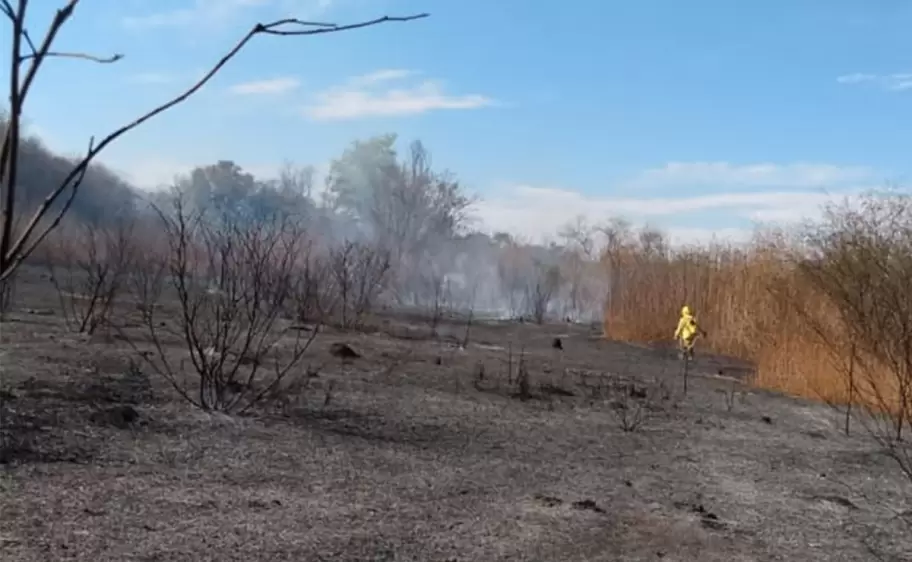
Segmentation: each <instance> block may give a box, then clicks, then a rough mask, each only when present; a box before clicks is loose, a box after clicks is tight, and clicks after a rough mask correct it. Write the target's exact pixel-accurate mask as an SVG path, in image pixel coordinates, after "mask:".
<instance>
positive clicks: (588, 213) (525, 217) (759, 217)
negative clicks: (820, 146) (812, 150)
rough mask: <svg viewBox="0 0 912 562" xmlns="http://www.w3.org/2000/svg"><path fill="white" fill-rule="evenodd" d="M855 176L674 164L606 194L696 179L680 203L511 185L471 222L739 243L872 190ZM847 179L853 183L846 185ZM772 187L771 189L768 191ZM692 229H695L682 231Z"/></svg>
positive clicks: (850, 170)
mask: <svg viewBox="0 0 912 562" xmlns="http://www.w3.org/2000/svg"><path fill="white" fill-rule="evenodd" d="M862 170H864V169H863V168H857V167H846V168H842V167H839V166H832V165H824V164H820V165H811V164H789V165H774V164H755V165H746V166H737V165H734V164H728V163H722V162H719V163H714V164H711V165H709V164H706V163H699V162H696V163H686V162H678V163H671V164H668V165H666V166H663V167H661V168H657V169H652V170H646V171H644V172H642V173H640V174H638V175H637V176H636V177H634V178H631V179H630V180H628V181H626V182H621V184H619V185H618V186H615V189H614V190H613V192H614V193H619V192H621V193H627V192H629V189H627V188H629V187H630V186H640V187H641V188H647V187H648V188H650V189H654V190H666V189H667V190H669V191H675V190H673V189H671V188H674V187H676V186H682V185H693V182H694V180H695V179H699V180H700V185H701V186H702V189H701V190H699V191H693V192H692V193H693V195H690V194H688V191H689V190H684V191H683V194H682V195H677V196H671V197H649V196H646V197H635V196H634V197H628V196H618V195H606V196H600V195H587V194H584V193H581V192H579V191H575V190H572V189H566V188H549V187H535V186H529V185H514V186H510V187H508V188H507V189H505V190H502V191H500V192H498V193H496V194H494V195H493V196H489V197H485V198H484V200H482V201H481V202H479V204H478V205H477V207H476V212H475V214H476V217H477V218H478V219H479V221H480V222H481V224H482V225H483V227H484V228H485V229H486V230H489V231H494V230H504V231H507V232H511V233H514V234H519V235H522V236H525V237H529V238H532V239H539V240H540V239H542V238H544V237H548V236H551V235H553V234H554V233H555V232H557V231H558V230H559V229H560V228H561V226H562V225H565V224H567V223H568V222H569V221H571V220H573V219H574V218H575V217H577V216H584V217H586V218H588V219H589V220H590V221H591V222H599V221H602V220H605V219H606V218H608V217H611V216H623V217H626V218H628V219H630V220H632V221H634V222H636V223H639V224H644V223H650V224H655V225H657V226H659V227H661V228H663V229H664V230H666V231H668V232H669V233H670V235H671V237H672V239H673V240H675V242H676V243H689V242H699V241H703V242H705V241H707V240H709V239H710V238H712V237H713V236H716V237H718V238H724V239H733V240H746V239H748V238H749V237H750V235H751V232H752V227H751V224H752V223H757V222H759V223H788V222H793V221H798V220H802V219H805V218H813V217H815V216H819V214H820V211H821V207H822V206H823V205H824V204H825V203H827V202H830V201H838V200H841V199H843V198H845V197H851V196H854V195H857V194H858V193H860V192H862V191H864V190H866V189H870V188H873V187H875V186H876V178H877V176H876V175H875V174H874V173H873V172H871V171H867V172H862ZM829 179H833V180H838V181H834V184H837V186H836V187H832V185H828V184H829V182H828V181H823V180H829ZM847 179H852V180H853V181H854V182H855V183H847V182H846V180H847ZM772 180H776V181H777V182H779V185H776V184H775V183H769V182H770V181H772ZM745 187H748V189H745ZM764 187H766V188H767V189H764ZM770 187H773V189H769V188H770ZM831 187H832V189H830V188H831ZM823 188H827V189H828V190H829V191H824V189H823ZM646 191H647V192H648V190H646ZM695 221H697V222H699V223H701V225H703V226H700V227H693V226H691V225H690V224H687V223H693V222H695ZM732 223H734V224H736V225H743V226H732Z"/></svg>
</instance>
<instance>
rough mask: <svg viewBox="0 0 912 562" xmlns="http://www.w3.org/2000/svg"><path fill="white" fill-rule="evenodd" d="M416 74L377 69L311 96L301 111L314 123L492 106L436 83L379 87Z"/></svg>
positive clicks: (487, 100)
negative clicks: (448, 91) (309, 102)
mask: <svg viewBox="0 0 912 562" xmlns="http://www.w3.org/2000/svg"><path fill="white" fill-rule="evenodd" d="M415 74H416V73H415V72H413V71H409V70H399V69H387V70H378V71H375V72H372V73H370V74H366V75H363V76H357V77H354V78H352V79H350V80H349V81H348V82H347V83H345V84H344V85H341V86H335V87H333V88H330V89H328V90H326V91H323V92H319V93H317V94H316V95H315V96H314V100H313V103H311V104H310V105H308V106H306V107H305V108H304V109H303V113H304V115H305V116H306V117H308V118H310V119H313V120H317V121H330V120H343V119H357V118H361V117H378V116H383V117H390V116H394V115H417V114H420V113H426V112H429V111H435V110H467V109H479V108H482V107H487V106H490V105H493V103H494V100H492V99H490V98H488V97H486V96H483V95H481V94H466V95H451V94H447V93H446V92H445V91H444V89H443V85H442V84H441V83H440V82H438V81H435V80H423V81H421V82H419V83H417V84H412V85H404V86H401V87H397V88H386V89H383V88H378V86H381V85H383V84H386V83H388V82H391V81H397V80H400V81H401V80H403V79H405V78H408V77H410V76H413V75H415Z"/></svg>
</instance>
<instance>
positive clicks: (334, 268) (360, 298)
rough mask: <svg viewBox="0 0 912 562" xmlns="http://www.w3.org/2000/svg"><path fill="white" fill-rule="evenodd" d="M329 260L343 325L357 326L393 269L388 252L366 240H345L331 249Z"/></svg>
mask: <svg viewBox="0 0 912 562" xmlns="http://www.w3.org/2000/svg"><path fill="white" fill-rule="evenodd" d="M329 260H330V261H329V263H330V265H329V267H330V271H331V273H332V277H333V281H334V284H335V290H336V295H337V298H338V304H339V315H340V326H341V327H342V328H343V329H350V328H355V327H357V326H359V325H360V322H361V320H362V318H363V317H364V315H365V314H366V313H368V312H370V311H371V309H372V307H373V305H374V303H375V300H376V298H377V296H378V295H379V294H380V293H381V292H382V291H383V288H384V284H385V281H386V277H387V273H388V272H389V269H390V255H389V252H387V251H386V250H383V249H381V248H378V247H376V246H373V245H371V244H367V243H364V242H353V241H350V240H346V241H344V242H342V243H341V244H340V245H339V246H337V247H335V248H333V249H331V250H330V253H329Z"/></svg>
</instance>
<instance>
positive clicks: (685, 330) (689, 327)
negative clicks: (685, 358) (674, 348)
mask: <svg viewBox="0 0 912 562" xmlns="http://www.w3.org/2000/svg"><path fill="white" fill-rule="evenodd" d="M699 331H700V327H699V326H698V325H697V319H696V318H695V317H694V315H693V312H692V311H691V310H690V307H689V306H684V308H682V309H681V319H680V320H678V328H677V329H676V330H675V334H674V338H675V340H678V341H680V342H682V343H684V344H686V345H687V346H690V344H692V343H693V340H694V337H696V335H697V332H699Z"/></svg>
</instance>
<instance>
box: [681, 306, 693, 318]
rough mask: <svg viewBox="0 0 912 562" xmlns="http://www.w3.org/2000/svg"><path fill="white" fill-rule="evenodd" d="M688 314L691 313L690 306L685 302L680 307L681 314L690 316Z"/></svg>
mask: <svg viewBox="0 0 912 562" xmlns="http://www.w3.org/2000/svg"><path fill="white" fill-rule="evenodd" d="M690 315H691V312H690V307H689V306H687V305H686V304H685V305H684V307H683V308H681V316H690Z"/></svg>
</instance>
